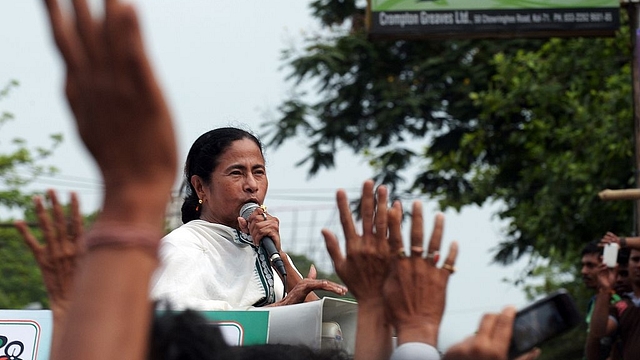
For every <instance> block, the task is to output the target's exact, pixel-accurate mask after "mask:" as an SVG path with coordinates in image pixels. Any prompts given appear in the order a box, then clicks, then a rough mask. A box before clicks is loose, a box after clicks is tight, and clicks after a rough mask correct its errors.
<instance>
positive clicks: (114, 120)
mask: <svg viewBox="0 0 640 360" xmlns="http://www.w3.org/2000/svg"><path fill="white" fill-rule="evenodd" d="M45 3H46V5H47V10H48V14H49V19H50V21H51V28H52V30H53V35H54V39H55V42H56V44H57V45H58V49H59V50H60V53H61V54H62V57H63V59H64V62H65V65H66V69H67V76H66V94H67V98H68V100H69V105H70V107H71V109H72V111H73V114H74V115H75V119H76V125H77V128H78V132H79V134H80V137H81V138H82V140H83V142H84V144H85V145H86V147H87V149H88V150H89V151H90V152H91V154H92V155H93V157H94V159H95V160H96V162H97V164H98V166H99V168H100V170H101V171H102V176H103V180H104V182H105V188H106V190H107V192H108V191H110V190H112V189H114V188H118V187H119V186H120V185H122V184H127V185H128V187H131V185H134V184H136V185H138V186H139V191H144V189H145V187H146V186H155V187H157V186H163V187H166V188H167V189H170V188H171V186H172V185H173V181H174V179H175V172H176V169H177V166H176V164H177V162H176V159H177V158H176V149H175V138H174V132H173V125H172V123H171V116H170V113H169V110H168V108H167V105H166V103H165V100H164V97H163V95H162V92H161V90H160V88H159V86H158V84H157V81H156V79H155V76H154V74H153V72H152V69H151V65H150V64H149V61H148V58H147V56H146V54H145V51H144V46H143V42H142V36H141V34H140V28H139V24H138V20H137V17H136V14H135V11H134V9H133V8H132V6H131V5H130V4H125V3H122V2H120V1H117V0H105V13H104V18H96V17H94V16H92V14H91V13H90V11H89V6H88V4H87V2H86V1H85V0H73V9H74V14H64V13H63V12H62V10H61V7H60V5H59V3H58V1H57V0H45ZM167 174H170V175H171V176H167ZM123 179H127V180H126V182H125V181H123ZM160 180H162V181H160ZM167 183H168V185H167ZM126 191H130V192H133V190H131V189H126ZM136 191H138V189H136ZM123 196H125V195H123ZM167 196H169V194H167ZM105 198H106V199H107V200H110V199H111V198H110V197H109V196H105ZM147 200H149V201H154V199H147ZM163 202H166V199H163ZM151 205H152V204H148V206H149V207H152V206H151Z"/></svg>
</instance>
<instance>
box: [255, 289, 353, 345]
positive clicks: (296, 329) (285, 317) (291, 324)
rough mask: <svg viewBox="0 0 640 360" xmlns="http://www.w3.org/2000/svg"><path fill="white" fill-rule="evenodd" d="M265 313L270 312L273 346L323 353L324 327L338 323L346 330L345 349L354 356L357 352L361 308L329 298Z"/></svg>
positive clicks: (274, 309)
mask: <svg viewBox="0 0 640 360" xmlns="http://www.w3.org/2000/svg"><path fill="white" fill-rule="evenodd" d="M261 310H268V311H269V343H270V344H291V345H299V344H302V345H307V346H309V347H311V348H313V349H320V348H322V346H323V341H322V340H323V337H322V324H323V323H325V324H326V323H332V322H335V323H338V324H339V326H340V329H341V330H342V345H341V347H342V348H343V349H344V350H346V351H347V353H349V354H351V355H353V353H354V351H355V341H356V325H357V312H358V304H357V303H355V302H353V301H348V300H342V299H335V298H330V297H325V298H323V299H320V300H318V301H311V302H306V303H301V304H296V305H287V306H279V307H272V308H261ZM326 340H329V339H327V338H326V337H325V341H326ZM325 345H327V344H326V343H325ZM329 346H332V344H331V345H329Z"/></svg>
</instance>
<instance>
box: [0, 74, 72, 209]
mask: <svg viewBox="0 0 640 360" xmlns="http://www.w3.org/2000/svg"><path fill="white" fill-rule="evenodd" d="M17 86H18V82H17V81H15V80H13V81H10V82H9V83H8V84H7V85H6V86H5V87H4V88H2V89H1V90H0V100H2V99H3V98H6V97H7V96H9V93H10V90H11V89H12V88H14V87H17ZM12 119H13V114H11V113H10V112H8V111H0V127H3V126H6V123H7V122H8V121H9V120H12ZM6 133H7V132H6V131H5V132H4V134H6ZM50 139H51V144H50V145H49V146H48V147H41V146H38V147H35V148H29V146H28V144H27V142H26V141H25V140H24V139H20V138H14V139H12V140H11V141H10V145H9V147H10V148H11V150H10V151H9V152H8V153H4V154H3V153H0V207H7V208H24V207H25V206H28V205H29V204H30V201H31V197H32V195H33V194H32V193H26V192H25V191H24V188H25V186H26V185H28V184H30V183H31V182H32V181H33V180H34V179H35V178H37V177H38V176H40V175H51V174H53V173H55V172H56V169H55V168H54V167H51V166H44V165H42V162H43V160H45V159H46V158H48V157H49V156H51V155H52V153H53V150H54V149H55V148H56V147H58V146H59V145H60V144H61V143H62V140H63V138H62V135H61V134H53V135H50ZM3 140H4V139H1V138H0V145H2V141H3Z"/></svg>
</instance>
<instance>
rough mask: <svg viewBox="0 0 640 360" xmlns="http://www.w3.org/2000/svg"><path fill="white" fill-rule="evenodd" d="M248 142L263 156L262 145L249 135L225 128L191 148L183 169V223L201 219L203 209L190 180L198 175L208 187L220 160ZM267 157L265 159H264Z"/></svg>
mask: <svg viewBox="0 0 640 360" xmlns="http://www.w3.org/2000/svg"><path fill="white" fill-rule="evenodd" d="M242 139H249V140H251V141H253V142H254V143H256V145H258V148H259V149H260V153H261V154H262V153H263V152H262V143H261V142H260V140H258V138H257V137H255V136H254V135H253V134H251V133H250V132H248V131H245V130H242V129H238V128H234V127H223V128H218V129H213V130H211V131H208V132H206V133H204V134H202V135H200V137H199V138H198V139H197V140H196V141H195V142H194V143H193V145H191V149H190V150H189V154H188V155H187V161H186V163H185V165H184V185H183V189H184V192H185V196H184V202H183V203H182V209H181V210H182V222H183V223H185V224H186V223H188V222H189V221H191V220H195V219H199V218H200V212H201V211H202V206H199V205H200V204H199V203H198V200H200V199H199V198H198V194H197V193H196V190H195V189H194V188H193V185H191V177H192V176H193V175H198V176H200V178H202V180H203V181H204V182H205V183H206V184H209V181H211V173H212V172H213V170H214V169H215V168H216V166H218V163H219V159H220V156H221V155H222V154H224V152H225V151H226V150H227V149H228V148H229V146H231V143H233V142H234V141H237V140H242ZM263 156H264V155H263Z"/></svg>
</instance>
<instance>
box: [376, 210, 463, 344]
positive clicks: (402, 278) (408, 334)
mask: <svg viewBox="0 0 640 360" xmlns="http://www.w3.org/2000/svg"><path fill="white" fill-rule="evenodd" d="M401 221H402V209H401V208H400V206H399V205H398V206H396V205H394V207H393V208H392V209H391V210H390V211H389V242H390V246H391V249H393V250H392V253H393V254H396V255H395V256H393V257H392V262H391V267H390V268H391V271H390V274H389V277H388V278H387V280H386V283H385V285H384V298H385V306H386V311H387V316H388V317H389V319H390V322H391V324H392V325H394V326H395V328H396V333H397V336H398V344H403V343H406V342H423V343H427V344H429V345H431V346H434V347H436V346H437V342H438V332H439V329H440V323H441V321H442V315H443V313H444V307H445V303H446V292H447V283H448V280H449V276H450V275H451V274H453V273H454V272H455V268H454V264H455V260H456V257H457V255H458V244H457V243H456V242H453V243H452V244H451V247H450V249H449V254H448V255H447V258H446V259H445V260H444V264H443V265H442V266H441V267H438V258H439V252H440V244H441V242H442V233H443V227H444V216H443V215H442V214H438V215H436V219H435V226H434V229H433V232H432V234H431V238H430V240H429V244H428V247H427V251H426V257H425V256H423V255H424V248H423V241H424V240H423V239H424V229H423V218H422V204H421V203H420V202H418V201H416V202H414V203H413V213H412V217H411V255H410V256H408V257H407V256H406V255H405V253H404V248H403V244H402V235H401V233H400V223H401Z"/></svg>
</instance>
